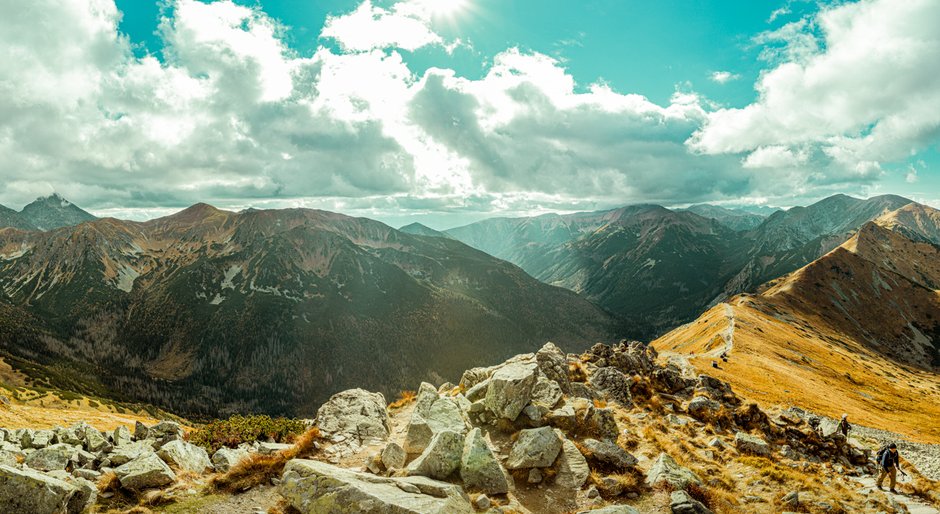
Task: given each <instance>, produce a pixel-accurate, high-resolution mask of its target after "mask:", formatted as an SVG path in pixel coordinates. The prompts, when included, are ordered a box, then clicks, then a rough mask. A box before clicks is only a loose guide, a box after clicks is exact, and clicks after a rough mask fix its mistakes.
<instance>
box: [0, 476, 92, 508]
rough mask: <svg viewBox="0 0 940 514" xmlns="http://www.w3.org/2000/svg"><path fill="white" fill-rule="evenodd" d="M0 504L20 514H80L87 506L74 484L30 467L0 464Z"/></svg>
mask: <svg viewBox="0 0 940 514" xmlns="http://www.w3.org/2000/svg"><path fill="white" fill-rule="evenodd" d="M0 505H2V506H3V512H10V513H14V512H15V513H17V514H78V513H79V512H81V511H82V509H83V508H84V506H85V503H84V500H83V498H82V497H81V493H80V492H79V490H78V489H77V488H75V487H74V486H72V485H71V484H68V483H65V482H63V481H62V480H58V479H56V478H53V477H51V476H49V475H46V474H43V473H40V472H38V471H33V470H31V469H18V468H14V467H12V466H4V465H0Z"/></svg>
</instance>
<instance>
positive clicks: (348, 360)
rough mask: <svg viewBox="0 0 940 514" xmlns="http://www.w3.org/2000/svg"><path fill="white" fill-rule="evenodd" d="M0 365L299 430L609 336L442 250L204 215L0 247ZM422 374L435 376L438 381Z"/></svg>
mask: <svg viewBox="0 0 940 514" xmlns="http://www.w3.org/2000/svg"><path fill="white" fill-rule="evenodd" d="M0 256H2V259H0V292H2V296H0V325H2V326H5V327H8V328H5V329H4V330H3V331H2V332H0V348H2V351H3V352H4V353H5V354H7V355H8V356H10V357H11V358H12V360H11V362H12V363H14V364H16V363H17V362H22V363H23V364H22V365H23V366H27V367H30V368H36V369H37V371H36V372H37V373H43V374H45V375H47V376H48V379H49V380H50V381H52V383H53V384H55V385H57V386H60V387H67V388H68V389H70V390H75V391H80V392H90V393H94V394H96V395H99V396H113V397H117V398H119V399H123V400H130V401H144V402H148V403H153V404H156V405H159V406H166V407H169V408H172V409H173V410H174V411H175V412H179V413H181V414H186V415H192V416H197V417H199V416H209V415H213V416H214V415H220V414H224V413H228V412H235V411H242V412H244V411H255V412H268V413H288V414H297V415H303V414H304V413H308V412H310V411H311V410H312V409H313V408H314V407H315V406H316V405H318V404H319V403H320V402H322V401H323V400H324V399H326V398H328V397H329V395H330V394H332V393H333V392H336V391H337V390H340V389H343V388H347V387H351V386H352V385H361V386H365V387H370V388H374V389H377V390H381V391H384V392H386V393H391V392H393V391H398V390H400V389H402V388H404V387H406V386H407V385H408V384H409V383H411V381H413V380H414V379H415V378H416V377H418V378H425V379H428V380H432V379H433V380H443V379H445V378H451V379H456V376H455V375H456V374H457V373H459V372H460V371H461V370H462V369H463V367H465V366H466V365H468V364H473V363H482V362H486V361H489V360H492V359H499V358H504V357H507V356H509V355H512V354H513V353H516V352H519V351H525V350H528V349H531V348H533V347H535V345H537V344H539V343H540V342H541V341H544V340H545V339H548V338H552V339H555V340H558V341H560V342H563V343H564V344H565V345H566V346H568V347H570V348H572V349H583V348H586V347H587V346H589V345H590V344H593V343H594V342H596V341H601V340H607V339H608V338H610V337H611V335H612V331H613V325H612V322H611V319H610V318H609V316H608V315H607V314H605V313H604V312H603V311H602V310H600V309H599V308H597V307H595V306H594V305H592V304H590V303H589V302H587V301H585V300H584V299H582V298H580V297H579V296H577V295H576V294H574V293H572V292H571V291H567V290H565V289H561V288H556V287H551V286H548V285H545V284H542V283H540V282H538V281H536V280H535V279H533V278H531V277H529V276H528V275H526V274H525V273H524V272H523V271H522V270H521V269H519V268H517V267H515V266H513V265H511V264H509V263H506V262H503V261H500V260H498V259H495V258H493V257H491V256H489V255H486V254H484V253H482V252H479V251H477V250H474V249H472V248H469V247H467V246H466V245H464V244H462V243H460V242H458V241H455V240H451V239H446V238H439V237H423V236H413V235H410V234H406V233H403V232H400V231H397V230H394V229H392V228H390V227H388V226H386V225H384V224H382V223H379V222H375V221H372V220H368V219H364V218H351V217H347V216H343V215H340V214H335V213H330V212H325V211H314V210H304V209H288V210H250V211H244V212H241V213H232V212H227V211H222V210H218V209H215V208H214V207H212V206H209V205H205V204H197V205H194V206H192V207H190V208H188V209H186V210H184V211H181V212H179V213H177V214H174V215H172V216H168V217H165V218H160V219H156V220H152V221H148V222H144V223H137V222H128V221H120V220H115V219H101V220H97V221H93V222H90V223H83V224H81V225H78V226H75V227H69V228H60V229H56V230H52V231H49V232H21V231H16V230H12V229H6V230H2V231H0ZM438 373H439V374H440V375H438Z"/></svg>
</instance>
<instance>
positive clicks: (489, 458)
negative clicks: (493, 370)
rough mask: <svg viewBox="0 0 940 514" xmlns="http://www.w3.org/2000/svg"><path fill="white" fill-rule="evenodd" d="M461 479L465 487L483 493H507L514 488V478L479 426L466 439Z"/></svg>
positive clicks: (461, 460) (462, 457)
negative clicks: (508, 472) (502, 463)
mask: <svg viewBox="0 0 940 514" xmlns="http://www.w3.org/2000/svg"><path fill="white" fill-rule="evenodd" d="M460 479H461V480H463V484H464V487H466V488H468V489H471V490H475V491H480V492H482V493H483V494H505V493H508V492H509V490H510V489H512V479H511V478H510V477H509V475H508V474H507V473H506V470H505V469H503V466H502V465H501V464H500V463H499V460H498V459H497V458H496V454H495V453H494V452H493V449H492V448H491V447H490V445H489V442H487V440H486V438H484V437H483V433H482V432H481V431H480V429H479V428H474V429H473V430H471V431H470V433H469V434H467V438H466V439H465V440H464V445H463V454H462V455H461V458H460Z"/></svg>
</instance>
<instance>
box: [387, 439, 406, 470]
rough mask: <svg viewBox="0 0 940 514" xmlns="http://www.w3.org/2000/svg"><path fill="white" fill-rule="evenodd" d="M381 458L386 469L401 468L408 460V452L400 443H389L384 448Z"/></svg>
mask: <svg viewBox="0 0 940 514" xmlns="http://www.w3.org/2000/svg"><path fill="white" fill-rule="evenodd" d="M381 459H382V465H383V466H385V469H401V468H404V467H405V463H406V462H407V461H408V452H406V451H405V449H404V448H402V447H401V446H400V445H399V444H398V443H388V444H387V445H385V448H383V449H382V455H381Z"/></svg>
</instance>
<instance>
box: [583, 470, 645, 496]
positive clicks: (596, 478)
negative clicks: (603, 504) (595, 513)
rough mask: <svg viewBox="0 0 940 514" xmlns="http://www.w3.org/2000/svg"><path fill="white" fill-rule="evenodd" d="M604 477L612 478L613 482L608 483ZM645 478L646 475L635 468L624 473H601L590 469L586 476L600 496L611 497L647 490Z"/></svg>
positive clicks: (641, 492)
mask: <svg viewBox="0 0 940 514" xmlns="http://www.w3.org/2000/svg"><path fill="white" fill-rule="evenodd" d="M605 478H607V479H613V481H614V483H613V484H608V483H607V482H606V481H605V480H604V479H605ZM645 480H646V477H645V476H644V475H643V472H642V471H640V470H637V469H632V470H630V471H629V472H626V473H611V474H609V475H602V474H601V473H598V472H597V471H592V472H591V475H590V477H589V478H588V483H590V484H593V485H594V486H595V487H597V490H598V492H600V493H601V496H602V497H604V498H605V499H611V498H616V497H617V496H623V495H627V494H630V493H635V494H638V495H640V494H643V493H644V492H646V491H647V490H648V488H647V486H646V483H645Z"/></svg>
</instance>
